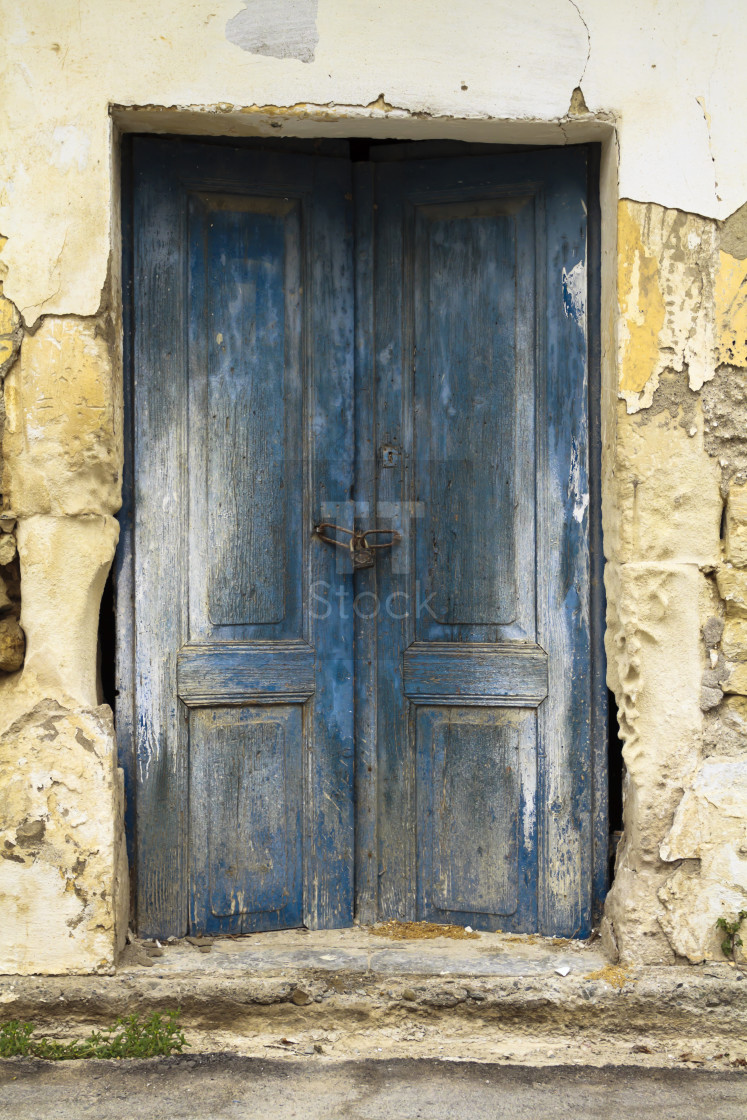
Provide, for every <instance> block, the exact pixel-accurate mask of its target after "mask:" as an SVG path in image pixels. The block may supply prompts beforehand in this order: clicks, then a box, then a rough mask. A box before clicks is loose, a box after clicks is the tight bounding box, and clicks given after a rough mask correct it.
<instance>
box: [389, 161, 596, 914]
mask: <svg viewBox="0 0 747 1120" xmlns="http://www.w3.org/2000/svg"><path fill="white" fill-rule="evenodd" d="M585 159H586V157H585V154H584V153H583V152H580V151H578V150H576V151H573V152H562V153H560V152H543V153H520V154H517V155H510V156H509V155H505V156H500V157H499V156H495V157H494V156H487V157H485V158H483V157H477V156H473V157H470V158H465V159H463V160H456V159H449V160H441V159H438V158H434V159H430V160H423V161H422V162H419V161H417V160H412V161H411V162H406V161H404V160H402V161H399V160H398V161H397V162H396V163H392V164H387V163H386V150H382V149H379V150H378V151H377V167H376V202H377V204H378V211H377V214H376V277H377V288H376V311H377V321H376V327H375V331H376V354H377V378H376V392H377V398H376V408H375V417H376V423H377V425H378V430H377V440H376V442H377V444H378V445H381V444H382V443H385V442H386V443H388V444H391V445H393V446H395V447H398V448H401V450H402V464H403V465H402V468H401V470H400V471H399V472H396V471H383V470H380V471H379V474H378V478H379V486H380V488H381V489H380V492H379V498H378V500H379V509H381V504H382V489H383V488H384V487H385V488H386V490H385V500H386V503H387V505H388V506H389V507H391V508H392V509H396V508H397V506H398V503H399V508H400V509H401V510H402V511H403V512H402V514H401V517H400V520H401V525H400V524H398V525H397V526H396V527H397V528H399V529H400V531H401V532H402V536H403V543H402V550H401V554H400V556H399V558H398V557H396V556H392V558H391V560H389V559H387V561H385V562H384V563H382V564H381V565H379V567H378V572H377V579H378V588H379V597H380V600H381V601H385V602H388V601H390V597H391V596H395V600H396V602H397V604H398V607H399V611H400V614H401V615H404V616H405V617H404V618H402V619H401V620H400V619H394V620H392V619H389V618H387V617H385V612H384V614H382V616H381V617H380V618H379V619H378V634H379V657H378V716H377V718H378V726H379V743H380V749H379V759H378V768H379V788H380V819H379V826H378V835H379V906H380V911H381V912H382V913H383V914H384V915H385V916H387V917H409V916H411V915H412V913H413V912H417V913H422V907H423V906H424V905H425V903H424V898H423V895H422V891H421V892H420V894H419V896H418V901H417V904H415V903H413V883H414V880H415V874H416V869H417V874H420V873H421V870H422V865H423V859H424V853H423V852H422V851H421V846H420V845H421V841H420V838H419V835H418V837H415V836H414V834H413V830H412V827H411V822H412V821H414V820H415V819H416V818H417V812H418V810H417V807H418V806H419V805H420V804H421V801H422V798H423V797H425V798H426V800H428V798H429V796H430V795H429V794H428V788H429V783H431V785H432V783H433V781H434V777H433V774H432V773H431V775H430V776H429V775H428V774H427V773H426V772H425V771H424V770H423V769H422V767H421V768H420V769H418V767H419V766H420V764H421V763H422V762H423V760H427V759H428V758H429V757H430V756H429V754H428V752H427V750H426V748H425V746H424V745H423V743H422V742H421V740H420V736H421V724H422V720H423V719H425V718H426V717H425V716H424V715H422V714H421V713H422V712H427V711H428V710H429V709H428V707H427V706H425V707H423V708H421V707H420V706H418V707H417V708H416V709H415V711H414V712H413V711H412V710H411V709H410V707H409V706H405V707H403V706H402V703H401V697H402V695H403V693H405V694H406V693H408V692H413V691H414V692H416V693H417V697H416V696H409V697H408V699H410V700H411V701H415V699H417V700H420V699H421V698H429V699H430V701H431V703H438V693H439V691H441V696H442V697H443V698H446V699H447V700H448V701H450V702H451V703H452V704H460V703H465V701H464V700H463V695H464V692H466V693H467V695H468V696H469V693H470V691H472V690H473V688H474V686H473V685H470V677H471V675H472V674H476V675H475V677H474V679H475V680H476V679H479V673H480V672H481V670H480V669H478V668H477V667H478V666H480V664H481V653H480V652H478V653H477V654H476V656H475V658H474V659H470V658H469V657H465V658H464V660H463V661H461V662H459V661H458V660H457V659H456V658H455V659H454V661H453V662H452V663H451V664H450V665H449V667H448V669H446V667H445V666H446V662H444V668H443V670H439V671H438V672H436V673H434V672H433V668H434V666H435V665H436V664H438V662H437V661H434V662H433V663H432V664H431V666H430V669H429V666H428V662H427V656H428V655H427V652H425V650H426V647H427V646H428V645H429V644H430V643H444V642H447V643H458V644H459V645H469V644H473V643H474V644H475V645H476V646H477V647H479V648H480V650H481V649H482V647H483V645H484V644H486V643H495V644H496V645H501V646H502V645H503V643H509V644H510V643H512V642H516V643H517V646H521V644H522V643H526V642H530V643H533V644H535V645H536V646H537V647H540V648H541V649H543V650H546V651H547V660H546V663H545V664H544V665H543V666H542V674H543V679H542V685H541V687H538V685H537V682H536V679H535V682H534V683H533V684H532V685H531V686H529V687H527V682H524V681H522V679H521V677H522V670H521V668H520V664H521V663H517V665H516V666H515V667H514V669H513V670H512V671H510V672H507V674H506V678H507V679H508V678H510V681H511V683H510V685H509V687H508V688H507V689H506V692H505V693H504V696H503V703H507V704H508V706H507V707H506V708H505V710H506V712H507V713H510V712H511V710H512V709H511V699H510V698H511V690H512V689H513V694H514V697H515V700H514V703H515V704H516V707H515V708H514V709H513V710H514V711H515V712H519V711H520V710H521V705H522V704H524V703H526V702H527V701H529V703H532V704H534V705H537V706H536V708H535V712H536V715H535V714H532V713H530V714H529V715H528V716H527V717H526V718H523V719H522V721H521V730H520V733H519V755H520V758H521V772H522V778H521V783H520V787H519V788H520V790H521V792H520V795H519V801H520V811H519V821H520V840H519V847H520V850H521V852H522V873H521V875H520V877H519V883H520V885H519V888H518V890H519V897H518V902H517V908H516V911H515V912H514V913H513V914H511V915H510V916H508V917H507V919H506V924H505V925H504V927H503V928H509V929H521V930H531V929H534V928H537V922H538V920H540V919H539V917H538V915H539V914H541V915H542V917H541V928H542V929H543V930H544V931H545V932H555V933H564V932H566V933H575V934H576V935H579V934H582V933H583V932H584V931H586V930H588V928H589V922H590V913H591V911H590V902H591V892H592V879H591V873H590V872H591V866H590V836H589V827H590V805H589V799H588V797H587V796H586V783H587V781H588V776H589V772H590V768H591V756H590V749H589V748H590V739H589V727H588V723H587V722H585V721H586V719H587V716H588V711H589V701H590V696H589V687H588V681H586V680H585V678H584V669H583V666H584V665H586V666H587V669H588V665H589V655H590V637H589V628H588V620H589V611H590V590H589V580H588V573H587V570H586V568H587V566H588V537H587V534H588V517H587V516H586V510H587V505H588V484H587V478H588V469H587V444H586V431H587V425H588V402H587V398H586V390H587V381H586V377H587V354H586V336H585V324H584V322H583V321H582V319H581V316H580V314H579V309H578V308H572V307H571V306H570V305H569V303H568V300H567V298H566V299H565V300H564V293H566V294H567V277H568V274H569V273H570V271H571V270H572V269H573V268H576V269H577V272H576V275H578V269H581V270H582V269H583V268H584V267H585V243H584V241H583V230H584V205H585V202H584V196H585V190H586V185H585V175H586V164H585ZM460 226H461V231H460V232H459V233H457V228H458V227H460ZM434 262H435V263H434ZM475 277H478V278H479V281H480V282H479V284H476V283H474V280H475ZM442 278H443V279H442ZM473 326H474V329H472V328H473ZM497 399H500V400H503V401H505V402H506V410H505V413H502V412H501V411H500V408H499V407H498V406H497V405H496V400H497ZM483 420H485V424H484V425H483V423H482V421H483ZM491 436H492V439H491ZM457 449H460V450H457ZM504 494H507V495H510V497H509V498H508V499H507V500H506V501H505V502H503V495H504ZM434 517H435V524H434ZM380 520H381V519H380ZM535 550H536V551H535ZM444 557H445V558H446V559H445V562H443V563H442V558H444ZM501 568H502V571H501V572H500V574H499V569H501ZM569 576H570V582H569V579H568V577H569ZM512 588H513V589H514V590H513V591H512V590H511V589H512ZM434 590H435V592H436V593H435V594H434V596H433V598H432V599H429V595H430V594H431V592H433V591H434ZM569 592H570V594H569ZM512 598H513V600H514V604H515V606H514V609H508V607H507V603H508V602H509V600H511V599H512ZM439 600H440V601H439ZM415 639H417V646H416V647H415V648H416V649H417V662H415V661H412V662H408V659H409V658H411V657H413V656H414V655H413V654H410V653H405V651H406V650H407V649H408V647H412V643H413V641H414V640H415ZM421 649H422V651H423V652H421ZM408 664H410V665H412V666H413V667H415V665H416V664H417V672H410V671H409V669H408ZM460 664H461V665H462V667H464V668H466V669H467V670H468V672H467V673H466V674H465V677H464V678H463V679H462V680H461V681H460V680H459V679H458V674H459V665H460ZM403 666H404V673H405V677H404V680H403V678H402V676H401V673H402V667H403ZM569 668H570V669H571V676H570V677H569V676H568V672H569ZM533 671H534V669H533ZM441 673H443V676H442V677H441ZM545 674H546V676H545ZM429 677H430V680H431V681H435V682H436V685H437V687H435V686H433V685H431V684H429ZM506 683H507V680H504V681H503V682H502V683H501V682H499V680H498V679H497V678H496V681H495V685H496V687H495V690H494V691H493V692H492V695H491V689H492V687H493V686H490V687H487V686H486V687H484V688H483V689H482V690H481V691H478V689H477V688H474V693H475V695H474V697H473V698H472V699H473V700H474V703H473V702H472V699H471V700H470V701H467V702H469V704H470V707H471V708H472V709H473V710H474V711H475V712H476V713H479V712H483V714H484V715H485V714H486V713H487V709H488V708H489V707H493V708H495V707H498V706H501V707H502V706H503V704H499V703H498V702H497V701H496V697H498V696H500V695H501V688H502V687H503V684H506ZM545 689H546V695H545ZM480 696H483V697H484V699H483V701H482V705H483V706H482V707H481V701H480V698H479V697H480ZM543 697H544V698H543ZM383 744H386V746H385V748H383V749H382V745H383ZM431 761H432V760H431ZM416 771H417V774H418V779H417V788H416V782H415V778H414V775H415V773H416ZM465 781H467V777H466V776H465ZM434 796H435V795H434ZM460 843H461V844H462V851H461V854H460V853H459V852H456V853H455V855H454V858H455V859H456V860H461V861H462V863H463V865H464V866H465V867H466V866H467V865H468V857H469V853H468V851H467V847H468V842H467V840H465V839H464V838H462V839H461V840H460ZM581 845H583V846H584V850H583V851H582V850H581ZM527 884H531V889H530V890H529V891H527V890H526V889H525V886H526V885H527ZM478 920H479V919H478ZM482 920H483V921H484V922H485V923H486V925H487V926H491V925H494V923H495V921H496V920H497V919H496V917H495V915H493V916H492V917H491V916H490V915H487V916H483V919H482Z"/></svg>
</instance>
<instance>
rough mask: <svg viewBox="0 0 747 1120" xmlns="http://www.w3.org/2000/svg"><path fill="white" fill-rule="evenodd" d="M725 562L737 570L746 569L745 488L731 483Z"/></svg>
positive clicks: (746, 489) (746, 523) (746, 512)
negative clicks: (728, 562)
mask: <svg viewBox="0 0 747 1120" xmlns="http://www.w3.org/2000/svg"><path fill="white" fill-rule="evenodd" d="M724 548H725V552H726V558H727V560H730V561H731V563H732V564H734V565H735V567H737V568H747V486H737V485H735V484H734V483H732V485H731V487H730V489H729V498H728V501H727V503H726V536H725V539H724Z"/></svg>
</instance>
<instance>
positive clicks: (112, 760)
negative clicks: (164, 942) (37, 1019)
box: [0, 700, 128, 975]
mask: <svg viewBox="0 0 747 1120" xmlns="http://www.w3.org/2000/svg"><path fill="white" fill-rule="evenodd" d="M0 788H2V790H3V797H2V800H0V857H2V858H0V897H1V898H2V900H3V906H2V922H0V972H3V973H22V974H33V973H39V974H46V975H49V974H62V973H86V972H111V971H112V970H113V967H114V964H115V962H116V958H117V954H118V952H119V951H120V950H121V948H122V946H123V943H124V936H125V933H126V928H127V915H126V909H125V908H126V905H127V894H128V891H127V868H126V860H125V858H124V839H123V824H122V820H123V817H122V808H123V795H122V772H121V770H118V769H117V765H116V742H115V736H114V728H113V724H112V719H111V712H110V710H109V709H108V708H105V707H103V708H97V709H95V710H85V709H81V710H70V709H66V708H63V707H62V706H60V705H59V704H58V703H56V702H55V701H54V700H46V701H42V702H41V703H40V704H38V705H37V706H36V707H35V708H34V709H33V710H32V711H31V712H30V713H28V714H27V715H25V716H23V717H22V718H21V719H19V720H17V721H16V722H15V723H14V724H13V725H12V726H11V727H10V728H9V729H8V730H7V731H6V732H5V734H4V735H2V736H1V737H0Z"/></svg>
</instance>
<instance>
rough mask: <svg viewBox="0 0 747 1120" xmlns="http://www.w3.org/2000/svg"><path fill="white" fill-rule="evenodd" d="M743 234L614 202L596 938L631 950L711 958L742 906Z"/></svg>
mask: <svg viewBox="0 0 747 1120" xmlns="http://www.w3.org/2000/svg"><path fill="white" fill-rule="evenodd" d="M743 229H744V221H743V217H742V215H741V213H737V214H736V215H735V216H734V217H733V218H730V219H729V220H727V221H726V222H724V223H720V222H718V221H714V220H712V219H707V218H703V217H700V216H697V215H693V214H684V213H682V212H681V211H679V210H671V209H666V208H665V207H662V206H659V205H656V204H651V203H649V204H643V203H633V202H629V201H623V202H621V203H620V205H619V212H618V298H619V306H620V318H619V324H618V334H617V337H618V371H619V386H620V388H619V397H620V401H619V404H618V417H617V431H616V439H615V443H614V448H613V456H612V470H611V477H610V479H609V486H608V494H607V500H606V503H605V509H604V522H605V550H606V554H607V559H608V563H607V569H606V586H607V595H608V620H607V621H608V631H607V642H606V644H607V658H608V679H609V683H610V687H611V688H613V689H614V692H615V695H616V698H617V703H618V709H619V721H620V728H621V734H622V737H623V739H624V742H625V746H624V751H623V754H624V758H625V768H626V773H625V790H624V793H625V809H624V824H625V831H624V834H623V838H622V841H621V844H620V846H619V848H618V853H617V865H616V872H615V880H614V883H613V887H612V890H611V892H610V895H609V897H608V899H607V905H606V911H605V921H604V926H603V934H604V937H605V940H606V942H607V945H608V946H609V947H610V948H611V949H612V950H613V951H614V952H616V953H618V954H619V955H620V956H621V957H622V958H624V959H629V960H639V961H645V962H648V963H658V962H664V961H672V960H676V959H678V958H687V959H689V960H691V961H700V960H703V959H715V960H719V959H723V956H722V953H721V950H720V942H721V935H720V934H719V931H718V930H717V928H716V920H717V918H719V917H721V916H725V917H727V918H732V917H733V916H734V914H735V913H737V912H738V911H739V910H740V909H743V908H747V547H746V546H747V435H746V434H745V433H746V432H747V395H746V394H745V391H744V390H745V376H746V374H747V260H746V259H745V257H747V253H744V252H743V251H742V249H743V238H742V231H743Z"/></svg>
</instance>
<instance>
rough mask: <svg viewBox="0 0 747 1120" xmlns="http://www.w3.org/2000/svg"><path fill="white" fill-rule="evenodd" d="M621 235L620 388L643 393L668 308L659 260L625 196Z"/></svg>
mask: <svg viewBox="0 0 747 1120" xmlns="http://www.w3.org/2000/svg"><path fill="white" fill-rule="evenodd" d="M617 238H618V266H617V267H618V272H617V288H618V299H619V301H620V314H621V324H620V331H621V339H622V357H621V361H620V390H621V392H623V393H624V392H626V391H627V392H632V393H640V392H642V391H643V389H644V388H645V386H646V383H647V382H648V381H649V379H650V378H651V377H652V375H653V374H654V372H655V370H656V368H657V365H658V362H659V332H660V331H661V329H662V327H663V325H664V315H665V310H664V300H663V298H662V294H661V289H660V287H659V273H658V261H657V259H656V257H654V256H653V255H651V254H649V253H647V252H646V249H645V248H644V245H643V240H642V238H641V229H640V224H639V223H638V222H637V221H636V219H635V217H634V215H633V213H632V211H631V208H630V206H629V204H628V203H627V202H626V201H625V200H623V201H622V202H621V203H620V206H619V209H618V216H617Z"/></svg>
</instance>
